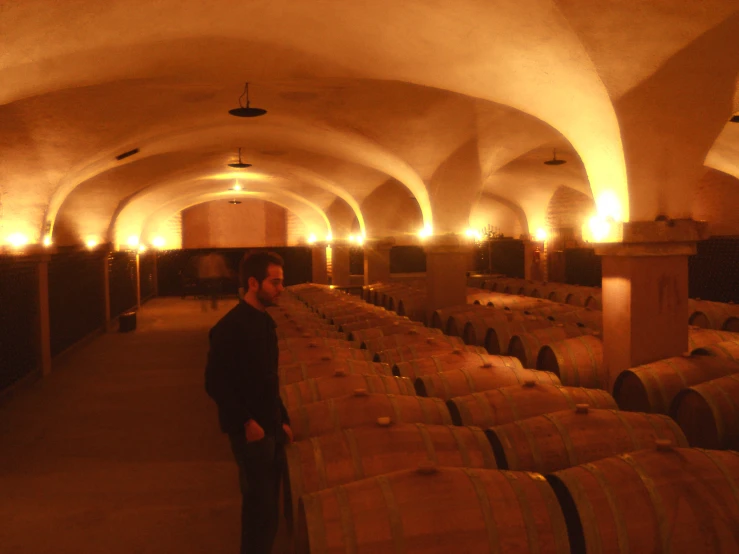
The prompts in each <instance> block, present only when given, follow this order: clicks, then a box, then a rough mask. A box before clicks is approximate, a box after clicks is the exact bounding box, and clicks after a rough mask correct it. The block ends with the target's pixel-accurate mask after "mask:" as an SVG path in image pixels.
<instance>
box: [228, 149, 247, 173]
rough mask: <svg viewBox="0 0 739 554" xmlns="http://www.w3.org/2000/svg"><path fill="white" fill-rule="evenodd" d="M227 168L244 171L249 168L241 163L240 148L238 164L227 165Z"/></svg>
mask: <svg viewBox="0 0 739 554" xmlns="http://www.w3.org/2000/svg"><path fill="white" fill-rule="evenodd" d="M228 167H233V168H236V169H246V168H247V167H251V164H245V163H244V162H242V161H241V148H239V163H235V164H228Z"/></svg>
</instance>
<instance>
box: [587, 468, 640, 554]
mask: <svg viewBox="0 0 739 554" xmlns="http://www.w3.org/2000/svg"><path fill="white" fill-rule="evenodd" d="M580 467H581V468H582V469H584V470H585V471H587V472H588V473H590V474H591V475H592V476H593V477H594V478H595V480H596V481H597V482H598V485H600V490H601V492H602V493H603V495H604V496H605V497H606V502H608V507H609V508H610V509H611V515H612V516H613V523H614V525H615V526H616V539H617V540H618V552H619V554H629V552H630V551H631V549H630V548H629V532H628V529H627V528H626V523H625V522H624V519H623V514H622V511H621V510H619V509H618V505H617V504H616V499H615V498H614V497H613V492H612V491H611V486H610V484H609V483H608V480H607V479H606V476H605V475H604V474H603V472H602V471H601V469H600V468H599V467H598V466H596V465H595V464H590V463H588V464H582V465H581V466H580ZM588 503H589V500H588ZM588 505H589V504H588ZM589 509H590V513H589V516H590V517H592V516H593V508H592V506H590V508H589ZM593 523H595V521H593ZM591 529H592V530H593V533H595V535H596V537H597V540H598V549H597V550H593V551H594V552H600V551H601V547H600V544H601V542H600V533H599V532H598V527H597V525H593V526H592V527H591Z"/></svg>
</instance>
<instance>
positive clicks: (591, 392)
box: [582, 387, 605, 408]
mask: <svg viewBox="0 0 739 554" xmlns="http://www.w3.org/2000/svg"><path fill="white" fill-rule="evenodd" d="M582 390H584V391H585V395H586V396H587V397H588V399H589V400H590V402H591V403H592V406H593V407H594V408H605V406H603V405H602V403H601V398H599V397H600V396H601V395H602V392H601V391H600V390H596V389H589V388H586V387H583V389H582ZM599 392H600V393H601V394H598V393H599Z"/></svg>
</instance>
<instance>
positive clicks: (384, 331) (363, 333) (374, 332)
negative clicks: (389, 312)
mask: <svg viewBox="0 0 739 554" xmlns="http://www.w3.org/2000/svg"><path fill="white" fill-rule="evenodd" d="M435 334H441V331H440V330H439V329H429V328H428V327H424V326H423V325H419V324H418V322H412V321H410V320H407V323H405V322H402V321H394V322H392V323H389V324H385V325H378V326H376V327H368V328H366V329H359V330H357V331H352V333H351V335H352V339H354V340H357V341H359V342H364V341H367V340H372V339H379V338H381V337H390V336H394V335H426V336H428V335H435Z"/></svg>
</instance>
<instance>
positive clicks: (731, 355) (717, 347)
mask: <svg viewBox="0 0 739 554" xmlns="http://www.w3.org/2000/svg"><path fill="white" fill-rule="evenodd" d="M692 354H693V355H694V356H716V357H717V358H727V359H729V360H733V361H735V362H739V342H734V341H726V342H717V343H716V344H711V345H709V346H703V347H701V348H696V349H695V350H693V352H692Z"/></svg>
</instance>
